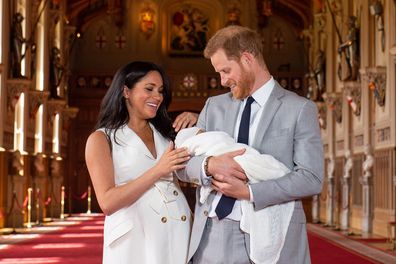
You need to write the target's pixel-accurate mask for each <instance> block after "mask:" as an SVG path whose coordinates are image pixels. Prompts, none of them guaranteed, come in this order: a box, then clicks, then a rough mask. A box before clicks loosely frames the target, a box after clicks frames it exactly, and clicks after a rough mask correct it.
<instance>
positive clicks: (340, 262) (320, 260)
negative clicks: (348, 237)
mask: <svg viewBox="0 0 396 264" xmlns="http://www.w3.org/2000/svg"><path fill="white" fill-rule="evenodd" d="M308 239H309V249H310V251H311V261H312V263H313V264H370V263H382V262H376V261H375V260H372V259H369V258H367V257H365V256H362V255H360V254H358V253H357V252H355V251H348V250H347V249H346V248H344V247H340V246H339V245H336V244H333V243H331V242H328V241H326V240H324V239H323V238H322V237H320V236H317V235H315V234H314V233H311V232H308Z"/></svg>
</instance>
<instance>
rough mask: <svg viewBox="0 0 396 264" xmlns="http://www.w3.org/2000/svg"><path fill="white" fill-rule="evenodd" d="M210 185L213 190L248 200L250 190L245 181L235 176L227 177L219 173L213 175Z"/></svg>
mask: <svg viewBox="0 0 396 264" xmlns="http://www.w3.org/2000/svg"><path fill="white" fill-rule="evenodd" d="M212 187H213V189H214V190H216V191H218V192H221V193H222V194H225V195H227V196H230V197H234V198H235V199H238V200H247V201H250V191H249V187H248V186H247V185H246V181H243V180H241V179H238V178H236V177H231V176H228V177H227V176H224V175H221V174H216V175H213V179H212Z"/></svg>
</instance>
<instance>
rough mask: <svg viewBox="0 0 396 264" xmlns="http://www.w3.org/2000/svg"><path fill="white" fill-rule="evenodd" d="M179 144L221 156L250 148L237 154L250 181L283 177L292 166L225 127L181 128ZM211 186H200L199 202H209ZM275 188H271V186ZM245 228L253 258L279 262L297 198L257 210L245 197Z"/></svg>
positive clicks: (193, 152)
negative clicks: (240, 140) (239, 140)
mask: <svg viewBox="0 0 396 264" xmlns="http://www.w3.org/2000/svg"><path fill="white" fill-rule="evenodd" d="M175 145H176V147H178V148H179V147H186V148H187V149H188V150H189V151H190V153H191V155H194V156H199V155H205V156H217V155H221V154H223V153H226V152H230V151H234V150H238V149H241V148H244V149H246V151H245V152H244V154H242V155H240V156H236V157H234V159H235V161H236V162H237V163H238V164H239V165H240V166H241V167H242V169H243V170H244V171H245V174H246V176H247V178H248V179H249V182H250V183H257V182H259V181H267V180H271V179H275V178H279V177H282V176H283V175H285V174H287V173H288V172H290V170H289V169H288V168H287V167H286V166H285V165H284V164H283V163H281V162H280V161H278V160H277V159H275V158H274V157H273V156H271V155H267V154H260V153H259V152H258V151H257V150H255V149H254V148H252V147H250V146H248V145H246V144H241V143H236V142H235V140H234V139H233V138H232V137H231V136H229V135H228V134H227V133H225V132H222V131H210V132H205V131H203V130H201V129H199V128H197V127H192V128H186V129H182V130H180V132H179V133H178V134H177V136H176V139H175ZM212 190H213V189H212V187H211V186H200V190H199V191H200V195H199V202H200V203H205V201H206V199H207V198H208V196H209V194H210V192H211V191H212ZM268 191H271V190H268ZM241 209H242V217H241V222H240V227H241V230H243V231H244V232H246V233H249V235H250V258H251V260H253V261H254V262H255V263H276V262H277V261H278V259H279V255H280V252H281V250H282V247H283V244H284V242H285V238H286V232H287V229H288V227H289V223H290V219H291V216H292V214H293V210H294V201H291V202H288V203H283V204H279V205H273V206H268V207H266V208H264V209H262V210H258V211H255V210H254V207H253V203H252V202H250V201H246V200H242V201H241Z"/></svg>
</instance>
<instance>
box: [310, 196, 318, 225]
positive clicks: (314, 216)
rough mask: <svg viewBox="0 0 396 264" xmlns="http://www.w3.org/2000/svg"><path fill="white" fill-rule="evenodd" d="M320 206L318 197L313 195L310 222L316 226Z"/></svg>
mask: <svg viewBox="0 0 396 264" xmlns="http://www.w3.org/2000/svg"><path fill="white" fill-rule="evenodd" d="M319 215H320V204H319V195H314V196H313V197H312V222H313V223H315V224H317V223H319V222H320V218H319Z"/></svg>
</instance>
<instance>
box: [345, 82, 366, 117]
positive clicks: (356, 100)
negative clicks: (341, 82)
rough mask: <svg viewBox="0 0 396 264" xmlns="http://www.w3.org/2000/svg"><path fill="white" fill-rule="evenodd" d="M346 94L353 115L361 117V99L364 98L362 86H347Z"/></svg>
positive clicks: (354, 84)
mask: <svg viewBox="0 0 396 264" xmlns="http://www.w3.org/2000/svg"><path fill="white" fill-rule="evenodd" d="M344 94H345V98H346V100H347V102H348V105H349V106H350V107H351V108H352V112H353V114H354V115H355V116H360V112H361V98H362V96H361V95H362V92H361V89H360V84H358V83H351V85H349V84H346V85H345V87H344Z"/></svg>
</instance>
